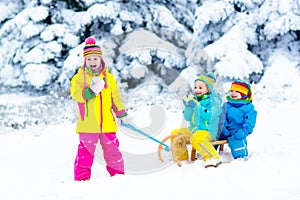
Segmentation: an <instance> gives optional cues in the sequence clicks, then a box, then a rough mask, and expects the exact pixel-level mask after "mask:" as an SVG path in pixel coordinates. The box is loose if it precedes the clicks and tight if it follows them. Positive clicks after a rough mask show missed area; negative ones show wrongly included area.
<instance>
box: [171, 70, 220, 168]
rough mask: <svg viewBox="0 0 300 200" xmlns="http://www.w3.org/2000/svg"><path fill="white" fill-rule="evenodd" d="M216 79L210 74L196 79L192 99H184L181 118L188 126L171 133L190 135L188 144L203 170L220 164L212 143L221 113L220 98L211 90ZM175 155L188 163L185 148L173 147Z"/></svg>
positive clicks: (178, 145) (177, 145)
mask: <svg viewBox="0 0 300 200" xmlns="http://www.w3.org/2000/svg"><path fill="white" fill-rule="evenodd" d="M215 81H216V77H215V75H214V74H213V73H212V72H209V73H207V75H206V76H199V77H197V79H196V80H195V81H194V96H193V97H190V98H185V99H183V104H184V106H185V108H184V119H185V120H186V121H188V122H189V124H190V125H189V127H184V128H180V129H176V130H173V131H172V133H171V134H188V135H190V138H189V140H190V143H191V145H192V146H193V147H194V148H195V149H196V150H197V151H198V152H199V153H200V155H201V156H202V157H203V160H204V167H205V168H207V167H217V166H218V165H219V164H220V163H221V159H220V156H219V154H218V152H217V151H216V150H215V148H214V146H213V145H212V144H211V141H213V140H216V138H217V134H218V123H219V117H220V114H221V111H222V99H221V97H220V95H219V94H218V93H216V92H215V90H214V84H215ZM175 147H176V148H175V155H176V157H177V159H178V160H187V159H188V151H187V148H186V146H181V145H180V144H175Z"/></svg>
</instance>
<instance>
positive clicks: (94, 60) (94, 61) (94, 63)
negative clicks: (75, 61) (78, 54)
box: [85, 54, 101, 71]
mask: <svg viewBox="0 0 300 200" xmlns="http://www.w3.org/2000/svg"><path fill="white" fill-rule="evenodd" d="M85 61H86V66H87V67H88V68H90V69H91V70H93V71H97V69H98V68H99V66H100V63H101V59H100V56H99V55H93V54H91V55H89V56H87V57H86V60H85Z"/></svg>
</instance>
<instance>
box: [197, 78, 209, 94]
mask: <svg viewBox="0 0 300 200" xmlns="http://www.w3.org/2000/svg"><path fill="white" fill-rule="evenodd" d="M208 92H209V90H208V87H207V85H206V84H205V83H204V82H203V81H196V82H195V84H194V94H195V95H196V96H201V95H203V94H206V93H208Z"/></svg>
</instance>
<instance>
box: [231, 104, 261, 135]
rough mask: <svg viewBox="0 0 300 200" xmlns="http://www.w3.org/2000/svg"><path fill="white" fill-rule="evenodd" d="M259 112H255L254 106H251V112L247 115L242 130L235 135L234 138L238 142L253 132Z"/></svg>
mask: <svg viewBox="0 0 300 200" xmlns="http://www.w3.org/2000/svg"><path fill="white" fill-rule="evenodd" d="M256 115H257V112H256V111H255V110H254V106H253V104H252V103H251V104H249V110H248V111H247V112H246V113H245V116H244V120H245V121H244V124H243V127H242V128H241V129H239V130H238V131H237V132H235V133H234V137H235V138H236V139H237V140H241V139H244V138H246V137H247V136H248V135H249V134H251V133H252V132H253V129H254V126H255V124H256Z"/></svg>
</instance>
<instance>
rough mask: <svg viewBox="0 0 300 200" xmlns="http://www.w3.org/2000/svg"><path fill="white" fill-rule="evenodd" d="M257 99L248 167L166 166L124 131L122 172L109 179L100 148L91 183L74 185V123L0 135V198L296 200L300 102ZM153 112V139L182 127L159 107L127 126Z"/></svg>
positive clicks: (137, 114)
mask: <svg viewBox="0 0 300 200" xmlns="http://www.w3.org/2000/svg"><path fill="white" fill-rule="evenodd" d="M25 100H26V99H25ZM256 100H257V101H256V102H254V103H255V106H256V109H257V111H258V118H257V125H256V127H255V130H254V132H253V134H252V135H251V136H250V137H249V139H248V141H249V151H250V154H251V157H250V158H249V160H248V161H245V162H243V161H234V162H231V163H229V164H223V165H221V166H219V167H218V168H208V169H205V168H203V166H202V160H197V161H196V162H194V163H183V166H182V167H181V168H180V167H178V166H177V165H175V164H173V163H172V162H171V161H170V155H169V154H168V153H166V152H164V153H163V156H164V159H165V163H164V164H161V163H160V161H158V158H157V153H156V152H157V147H158V145H157V144H156V143H155V142H154V141H152V140H149V139H143V137H142V136H139V135H135V136H131V135H130V131H128V130H126V128H124V127H123V128H120V130H119V132H118V137H119V140H120V144H121V146H120V149H121V150H122V151H123V152H124V159H125V167H126V171H127V174H126V175H125V176H115V177H110V176H109V174H108V173H107V172H106V170H105V166H104V165H103V162H102V155H101V151H100V148H99V149H98V151H97V153H96V155H97V156H96V158H97V159H96V160H95V162H94V165H93V168H92V179H91V181H89V182H75V181H74V180H73V162H74V159H75V154H76V150H77V145H78V136H77V135H76V134H75V123H74V122H64V123H58V124H50V125H47V126H36V127H33V128H27V129H23V130H18V131H12V132H11V131H10V132H6V133H3V134H0V160H1V165H0V177H1V179H0V186H1V187H0V188H1V193H0V196H1V199H5V200H10V199H16V200H17V199H18V200H19V199H22V200H27V199H28V200H33V199H47V200H54V199H55V200H66V199H72V200H76V199H78V200H79V199H80V200H83V199H87V200H91V199H164V198H166V199H179V198H185V199H188V198H199V199H200V198H210V199H218V198H222V199H241V198H242V199H251V200H252V199H272V200H274V199H280V200H281V199H289V200H298V199H300V190H299V189H300V187H299V184H297V180H299V179H300V172H299V163H300V162H299V156H298V155H299V148H298V142H299V141H300V136H299V134H298V123H297V121H298V120H297V118H296V117H295V116H297V114H298V113H299V112H300V103H298V102H294V103H290V102H288V101H282V102H281V103H274V102H272V101H270V100H269V99H268V98H262V97H261V98H256ZM6 103H8V102H6ZM151 108H152V109H158V110H159V109H160V111H159V112H164V114H165V116H166V119H165V121H164V125H163V126H161V129H160V130H157V131H158V133H157V134H154V135H153V136H155V137H156V138H158V139H162V138H164V137H165V136H166V135H168V133H169V131H170V130H172V129H174V128H177V127H178V126H180V125H179V124H180V123H181V122H180V121H181V120H182V116H181V114H180V112H178V113H176V112H174V111H168V110H164V107H163V106H160V107H157V108H155V106H154V108H153V106H148V107H147V106H143V107H141V108H140V109H136V110H132V111H131V116H133V117H134V119H133V120H134V121H133V123H135V124H140V125H141V126H140V128H141V129H143V130H148V131H149V130H150V129H149V127H147V125H149V123H150V121H149V118H150V117H151V116H152V114H151V113H150V109H151ZM152 117H153V116H152ZM140 122H143V123H140ZM147 123H148V124H147ZM147 128H148V129H147ZM154 129H155V128H154ZM152 130H153V128H152ZM152 134H153V133H152ZM228 153H229V149H228V147H227V146H226V149H225V152H224V155H222V156H223V157H224V156H226V158H228Z"/></svg>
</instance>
